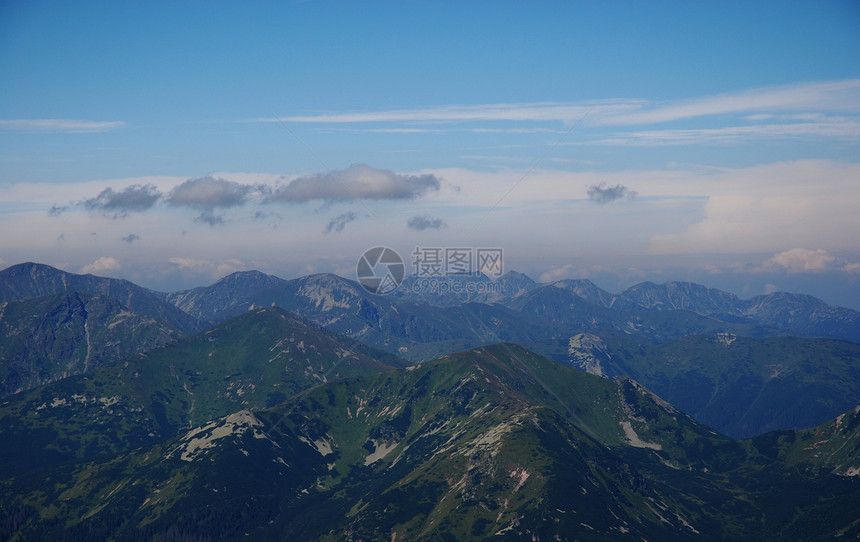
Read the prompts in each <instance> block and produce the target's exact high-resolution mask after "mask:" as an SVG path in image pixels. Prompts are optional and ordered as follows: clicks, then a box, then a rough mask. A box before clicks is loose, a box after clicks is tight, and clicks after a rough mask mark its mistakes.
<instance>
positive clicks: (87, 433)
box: [0, 309, 860, 541]
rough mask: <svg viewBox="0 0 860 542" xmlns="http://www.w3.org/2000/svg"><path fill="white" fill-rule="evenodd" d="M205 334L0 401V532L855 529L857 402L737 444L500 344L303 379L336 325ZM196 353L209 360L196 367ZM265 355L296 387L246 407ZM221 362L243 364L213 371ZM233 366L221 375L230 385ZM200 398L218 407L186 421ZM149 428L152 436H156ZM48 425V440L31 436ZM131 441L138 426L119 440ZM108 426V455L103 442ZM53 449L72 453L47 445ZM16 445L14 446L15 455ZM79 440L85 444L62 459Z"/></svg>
mask: <svg viewBox="0 0 860 542" xmlns="http://www.w3.org/2000/svg"><path fill="white" fill-rule="evenodd" d="M279 322H281V323H279ZM264 329H268V330H272V332H273V333H272V335H271V337H272V338H274V337H275V336H276V335H277V334H278V333H280V334H282V335H283V337H284V339H285V340H282V341H281V342H277V341H276V342H275V343H274V344H280V345H281V346H276V347H275V348H274V349H272V350H271V354H268V355H263V356H262V357H260V356H259V355H256V356H253V355H252V356H249V357H248V358H247V360H246V362H243V363H239V364H236V363H233V362H229V360H230V359H232V357H233V356H232V355H231V354H233V353H235V352H224V353H223V355H222V354H219V352H221V349H222V348H227V349H228V350H229V349H230V348H232V347H231V346H230V345H231V344H232V343H231V342H229V341H228V339H229V338H232V339H233V341H235V340H237V338H238V337H241V336H247V333H248V331H250V330H257V331H258V332H260V331H261V330H264ZM213 334H214V340H213V341H212V344H211V345H210V347H209V348H208V350H207V349H205V348H204V347H205V345H207V344H209V342H208V341H209V339H208V338H207V333H203V334H200V335H198V336H196V337H195V338H193V339H191V342H186V343H183V344H184V346H181V347H179V346H174V347H167V348H165V349H163V350H161V351H160V352H162V353H161V354H158V355H157V357H156V358H153V359H149V360H146V361H144V358H143V357H139V358H131V359H130V360H129V361H128V366H127V365H126V363H121V364H119V365H116V366H115V370H114V372H116V371H117V370H119V371H120V372H119V373H117V374H116V375H115V376H116V377H118V378H120V381H121V382H122V383H124V385H123V384H114V383H113V381H111V380H110V378H109V377H110V373H109V371H107V368H102V369H98V370H96V371H95V372H93V373H92V376H88V377H75V378H72V379H66V380H64V381H61V382H58V383H56V384H52V385H49V386H47V387H44V388H40V389H38V390H34V391H33V392H28V393H27V394H19V395H16V396H14V397H12V398H10V399H7V400H6V401H4V402H3V404H2V414H0V416H2V417H0V427H2V428H3V435H2V437H3V439H4V440H3V441H4V443H6V442H10V441H8V440H7V438H8V437H9V436H10V435H9V433H10V432H11V433H13V436H14V437H17V438H15V439H14V440H13V441H12V443H11V444H12V445H11V446H9V447H7V448H5V452H4V455H5V456H6V457H4V458H3V462H2V464H3V465H4V466H5V469H6V471H7V472H6V474H4V475H3V476H2V478H4V480H3V481H2V482H0V488H2V490H0V515H2V516H3V517H5V518H7V519H6V520H5V522H3V523H2V524H0V528H2V529H3V530H2V531H0V536H2V537H3V538H4V539H9V538H14V539H16V540H30V539H75V540H78V539H79V540H103V539H107V538H111V539H114V540H138V539H146V540H162V539H172V540H204V539H213V540H214V539H219V540H238V539H248V538H256V539H260V538H262V539H288V540H383V539H384V540H395V541H397V540H447V539H451V540H484V539H488V538H491V537H492V538H496V537H498V538H499V539H500V540H550V539H556V540H642V539H648V540H690V539H701V540H729V539H730V540H762V539H767V540H824V539H832V538H833V537H840V538H841V539H853V538H856V537H857V536H860V524H858V522H857V510H856V503H857V502H858V500H860V478H859V477H858V476H855V475H856V474H857V473H860V456H858V453H857V452H858V448H860V427H858V423H860V415H858V412H860V408H858V409H854V410H851V411H850V412H847V413H845V414H844V415H843V416H841V417H839V418H837V419H835V420H832V421H831V422H829V423H827V424H825V425H823V426H820V427H816V428H814V429H810V430H807V431H779V432H775V433H768V434H765V435H761V436H759V437H756V438H755V439H752V440H746V441H734V440H732V439H729V438H727V437H725V436H722V435H720V434H718V433H716V432H714V431H712V430H711V429H709V428H708V427H706V426H704V425H702V424H700V423H698V422H696V421H695V420H693V419H692V418H690V417H688V416H686V415H685V414H683V413H682V412H680V411H678V410H677V409H675V408H674V407H672V406H671V405H669V404H668V403H666V402H664V401H662V400H661V399H659V398H658V397H657V396H655V395H654V394H652V393H651V392H649V391H648V390H646V389H645V388H643V387H642V386H640V385H639V384H637V383H636V382H635V381H633V380H631V379H629V378H626V377H622V378H618V379H615V380H608V379H604V378H599V377H596V376H593V375H590V374H587V373H585V372H583V371H579V370H576V369H573V368H570V367H565V366H563V365H561V364H559V363H556V362H554V361H551V360H549V359H547V358H543V357H541V356H538V355H536V354H534V353H532V352H530V351H528V350H526V349H524V348H522V347H520V346H517V345H513V344H509V343H502V344H498V345H492V346H486V347H481V348H478V349H474V350H470V351H467V352H463V353H459V354H453V355H450V356H446V357H444V358H441V359H439V360H435V361H428V362H424V363H421V364H419V365H413V366H409V367H406V368H403V369H393V370H392V367H391V366H388V365H385V364H377V365H373V364H372V363H371V364H364V363H361V361H360V360H361V359H362V358H361V356H360V355H358V354H353V355H354V356H355V357H354V358H352V359H355V360H356V363H357V364H358V365H353V367H356V368H358V367H359V366H361V367H363V369H362V370H367V371H368V372H365V374H364V376H359V377H356V378H347V379H343V380H331V381H329V382H326V383H322V384H319V385H314V382H319V381H321V380H324V379H323V378H321V376H322V375H323V374H325V373H326V372H327V371H330V369H326V368H325V367H320V370H316V369H315V368H316V367H317V365H316V364H317V363H322V361H323V359H322V358H323V357H328V358H329V359H343V358H338V357H337V354H334V356H332V354H333V353H329V354H328V355H327V356H320V357H313V358H312V360H310V362H308V360H306V359H304V358H303V356H306V355H310V353H314V355H315V354H323V352H324V350H325V348H327V347H325V346H324V345H325V344H331V345H332V347H333V348H335V351H337V349H338V348H340V347H335V346H333V344H334V343H330V342H329V341H335V342H337V341H338V339H337V337H334V336H331V335H326V334H325V332H323V331H322V330H321V329H319V328H315V327H314V326H308V324H306V323H303V322H302V321H301V320H298V319H291V317H289V316H288V315H286V314H285V313H283V312H281V311H279V310H277V309H266V310H255V311H252V312H251V313H249V314H247V315H244V316H242V317H240V318H238V319H236V320H230V321H228V322H226V323H225V324H224V327H219V328H216V330H213ZM289 338H293V339H294V340H292V341H291V340H289ZM342 340H345V339H342ZM301 342H304V349H302V348H299V346H298V345H299V343H301ZM258 343H259V341H258V340H257V337H256V336H255V335H254V334H253V333H252V334H251V336H248V339H247V340H246V341H244V343H243V344H244V345H245V346H244V347H242V348H239V350H241V351H248V352H250V350H247V349H254V350H257V351H258V352H265V351H267V350H269V349H271V348H272V346H273V345H272V343H271V342H270V341H269V342H264V343H263V344H259V346H253V345H258ZM348 344H354V343H348ZM310 345H317V347H318V348H316V349H314V348H310ZM175 348H181V349H183V350H182V351H184V352H189V353H190V352H192V351H197V350H199V349H201V348H203V351H202V357H201V358H200V359H198V360H197V361H194V362H187V363H185V364H183V365H182V366H178V365H176V364H177V363H181V360H182V357H181V356H179V355H177V354H178V352H175V353H172V351H173V350H174V349H175ZM281 348H284V350H281ZM209 354H213V355H212V356H211V357H213V358H216V359H217V360H218V361H217V363H216V362H213V363H211V364H207V363H206V362H205V358H207V357H209ZM271 356H274V358H275V359H276V360H277V361H275V360H270V359H269V357H271ZM251 358H255V361H251ZM135 359H139V360H140V362H139V363H137V362H135V361H134V360H135ZM313 360H316V361H313ZM284 362H286V366H284ZM210 365H211V370H210V368H209V367H210ZM273 365H274V366H276V367H278V370H281V371H282V370H285V369H284V367H286V368H292V369H291V371H292V375H291V377H295V376H296V375H297V374H304V375H306V376H307V377H309V378H308V379H306V380H305V381H304V382H305V385H304V386H305V391H301V392H299V393H298V394H295V395H293V396H292V397H291V398H289V399H287V400H286V401H285V402H283V403H280V404H277V405H274V406H271V407H268V408H262V404H261V401H262V403H263V404H265V403H266V402H267V401H268V398H271V393H272V391H271V390H272V389H277V387H276V386H275V385H274V384H266V386H265V387H266V388H267V389H266V391H260V390H259V387H260V386H262V385H263V384H264V383H267V382H270V381H271V380H270V379H271V376H269V377H265V378H262V377H261V375H262V374H264V373H266V372H267V371H270V370H271V369H270V368H271V367H272V366H273ZM132 366H134V367H132ZM147 367H151V368H152V369H153V370H152V371H151V372H150V373H149V376H146V375H144V374H140V373H139V371H142V370H145V368H147ZM195 367H196V369H195ZM236 370H239V371H240V372H241V374H240V375H237V376H235V377H233V376H231V377H230V378H225V376H223V373H225V372H230V371H236ZM189 371H190V372H189ZM195 371H197V372H199V373H200V374H198V373H197V372H195ZM122 375H127V376H122ZM159 375H160V376H159ZM228 376H229V375H228ZM291 377H287V376H286V375H284V377H283V378H281V379H273V380H275V381H280V382H283V383H286V381H287V379H288V378H291ZM129 378H130V379H131V380H127V379H129ZM234 378H236V379H238V381H239V382H241V384H240V385H239V386H238V387H236V386H233V387H231V384H230V382H231V381H232V380H233V379H234ZM67 381H70V382H71V384H65V382H67ZM252 384H256V385H257V389H253V388H251V385H252ZM67 385H71V386H72V387H73V388H74V390H73V389H65V388H64V387H63V386H67ZM299 387H301V386H299ZM183 389H184V390H185V391H182V390H183ZM75 390H76V392H75V393H71V394H70V392H72V391H75ZM239 390H245V391H244V393H240V391H239ZM230 392H232V395H231V393H230ZM171 393H172V394H175V397H174V398H173V399H172V400H171V399H170V394H171ZM246 394H247V398H244V397H245V396H246ZM180 396H183V398H182V399H180V398H179V397H180ZM127 398H128V399H127ZM156 398H157V400H158V401H159V402H161V401H163V402H161V404H162V407H163V411H162V414H160V415H159V414H158V413H157V411H158V409H155V410H153V409H152V405H153V404H154V399H156ZM40 401H41V402H42V403H41V404H37V403H39V402H40ZM210 401H214V403H213V404H214V405H216V407H213V408H211V409H210V410H209V411H208V412H207V413H206V414H204V413H203V412H202V409H203V408H209V407H208V406H207V405H208V404H209V402H210ZM174 403H175V406H174ZM217 405H220V406H217ZM127 407H128V408H127ZM198 409H201V410H198ZM231 409H232V412H230V413H224V414H221V415H220V417H218V416H217V412H218V410H221V411H222V412H224V411H225V410H231ZM40 417H42V418H41V421H39V420H40ZM207 418H208V420H207ZM159 419H163V420H166V422H160V421H159ZM19 420H20V421H19ZM110 420H113V421H110ZM195 420H201V421H195ZM202 420H207V421H202ZM189 421H191V422H192V427H189V426H188V425H187V422H189ZM37 424H40V425H38V427H36V425H37ZM136 426H140V429H139V430H135V429H134V428H135V427H136ZM10 427H14V428H21V429H22V430H23V429H24V428H29V430H30V434H29V435H26V438H24V437H25V435H24V434H23V433H16V431H17V429H14V430H11V431H10V429H9V428H10ZM164 428H170V431H166V432H164V433H162V434H161V435H159V436H153V434H152V431H153V430H160V429H164ZM116 429H121V430H120V431H119V432H117V431H116ZM52 431H53V432H56V435H52V436H49V435H47V434H46V432H52ZM147 431H149V433H148V432H147ZM59 434H62V435H63V436H62V437H59ZM131 435H141V436H142V438H137V439H129V440H127V441H125V440H124V439H125V438H126V436H131ZM106 436H109V437H110V438H112V439H113V446H105V445H104V444H105V443H104V442H103V441H104V440H105V437H106ZM34 438H36V439H38V438H41V439H42V441H43V443H44V445H47V446H50V445H51V443H56V442H60V445H59V446H55V448H54V450H53V452H54V453H56V454H58V456H57V457H55V458H54V460H53V461H50V462H48V463H41V464H39V462H38V461H36V460H35V459H36V458H32V459H28V460H26V461H25V460H23V459H20V458H21V456H27V455H29V454H30V453H32V450H33V449H34V448H36V446H35V444H34V443H33V439H34ZM69 439H71V440H73V441H74V442H75V445H63V444H62V443H63V442H64V440H69ZM85 441H86V442H89V444H87V443H86V442H85ZM19 443H20V444H19ZM26 443H31V444H30V447H29V448H26V447H24V448H22V447H21V446H24V445H25V444H26ZM82 448H83V449H84V450H87V449H90V451H91V453H84V454H81V452H80V451H79V450H81V449H82ZM10 461H11V462H12V464H13V465H14V467H10V466H9V465H10V463H9V462H10ZM28 461H29V463H28ZM51 465H53V466H51ZM13 472H14V474H13Z"/></svg>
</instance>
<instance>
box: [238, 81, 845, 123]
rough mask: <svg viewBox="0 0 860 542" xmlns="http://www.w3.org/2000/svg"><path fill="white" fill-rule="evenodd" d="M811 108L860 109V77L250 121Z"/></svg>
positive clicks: (621, 117)
mask: <svg viewBox="0 0 860 542" xmlns="http://www.w3.org/2000/svg"><path fill="white" fill-rule="evenodd" d="M812 111H815V112H821V111H839V112H843V113H860V79H848V80H841V81H824V82H810V83H800V84H793V85H784V86H774V87H764V88H757V89H751V90H747V91H743V92H732V93H725V94H718V95H715V96H704V97H699V98H693V99H689V100H682V101H677V102H672V103H663V104H654V103H651V102H648V101H647V100H642V99H634V100H631V99H615V100H595V101H589V102H580V103H555V102H552V103H547V102H542V103H510V104H480V105H450V106H442V107H430V108H418V109H397V110H389V111H369V112H347V113H342V112H333V113H320V114H316V115H292V116H285V117H280V118H277V117H273V118H259V119H253V120H252V122H296V123H318V124H331V123H342V124H350V123H370V122H410V123H416V122H418V123H421V122H424V123H440V122H463V121H519V122H524V121H531V122H563V123H565V124H571V123H574V122H578V121H580V120H581V119H583V118H585V117H587V123H588V124H590V125H594V126H624V125H627V126H631V125H641V124H658V123H664V122H671V121H677V120H681V119H690V118H697V117H705V116H714V115H728V114H746V115H747V118H748V119H750V120H764V119H767V118H770V117H769V115H770V114H773V113H794V112H800V113H804V114H809V113H810V112H812ZM795 118H796V116H795ZM806 118H811V117H806Z"/></svg>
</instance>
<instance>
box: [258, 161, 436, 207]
mask: <svg viewBox="0 0 860 542" xmlns="http://www.w3.org/2000/svg"><path fill="white" fill-rule="evenodd" d="M439 184H440V183H439V179H437V178H436V177H435V176H434V175H402V174H398V173H394V172H393V171H388V170H384V169H375V168H372V167H370V166H368V165H365V164H353V165H351V166H349V167H348V168H346V169H344V170H339V171H331V172H329V173H323V174H319V175H311V176H306V177H299V178H298V179H295V180H294V181H292V182H290V183H289V184H287V185H286V186H282V187H280V188H278V189H276V190H274V191H273V192H272V194H271V195H270V196H269V197H268V198H267V201H268V202H270V203H306V202H309V201H323V202H338V201H350V200H357V199H364V200H406V199H415V198H417V197H419V196H421V195H423V194H425V193H426V192H429V191H436V190H439Z"/></svg>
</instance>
